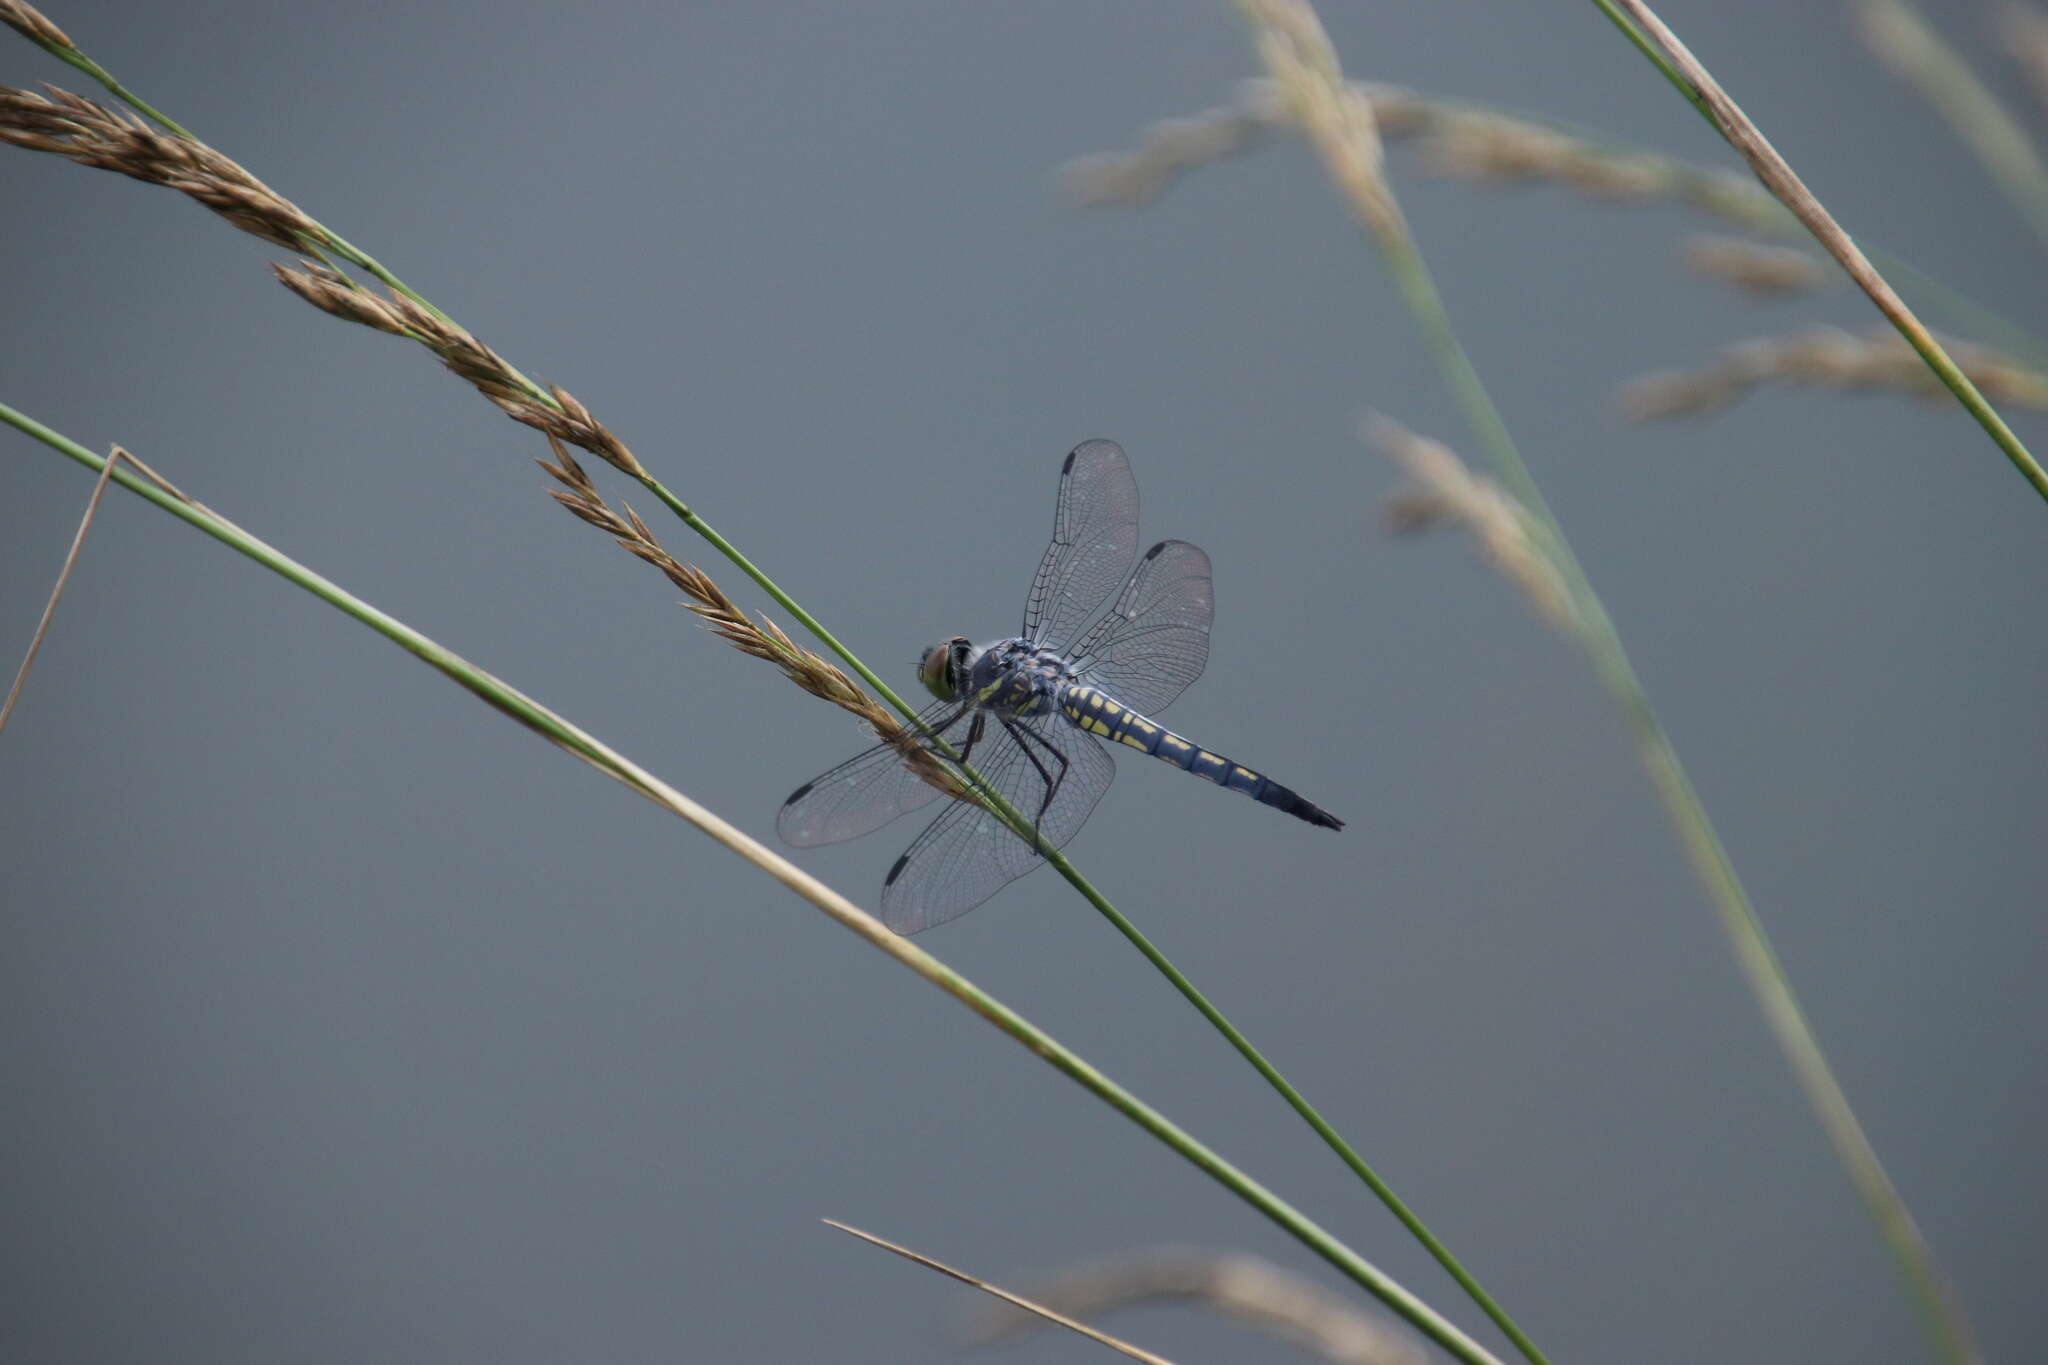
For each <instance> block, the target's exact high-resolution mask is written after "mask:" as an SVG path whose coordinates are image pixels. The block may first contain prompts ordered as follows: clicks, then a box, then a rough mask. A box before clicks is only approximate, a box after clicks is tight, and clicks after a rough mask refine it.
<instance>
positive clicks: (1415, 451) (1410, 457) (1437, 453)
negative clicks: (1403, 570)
mask: <svg viewBox="0 0 2048 1365" xmlns="http://www.w3.org/2000/svg"><path fill="white" fill-rule="evenodd" d="M1365 438H1366V440H1367V442H1368V443H1369V444H1371V445H1373V446H1375V447H1376V448H1378V450H1379V451H1380V453H1381V454H1383V455H1385V456H1386V457H1387V458H1388V459H1391V460H1392V461H1394V462H1395V463H1396V464H1398V465H1400V466H1401V467H1402V468H1403V469H1405V470H1406V471H1407V472H1408V476H1409V478H1410V479H1411V480H1412V481H1413V487H1412V488H1410V489H1409V490H1408V491H1406V492H1404V493H1401V494H1399V495H1397V496H1396V497H1395V498H1394V499H1393V500H1392V501H1391V502H1390V503H1389V504H1388V506H1387V526H1388V529H1389V530H1391V531H1393V532H1394V533H1395V534H1397V535H1412V534H1415V533H1416V532H1419V531H1424V530H1429V529H1431V528H1433V527H1436V526H1440V525H1447V524H1461V525H1463V526H1464V527H1465V528H1466V529H1467V530H1469V531H1471V532H1472V535H1473V537H1474V538H1475V539H1476V540H1477V541H1478V542H1479V546H1480V549H1481V550H1482V551H1483V552H1484V554H1485V556H1486V559H1487V562H1489V563H1490V564H1492V565H1493V566H1494V567H1495V568H1496V569H1498V570H1500V572H1501V573H1502V574H1503V575H1505V576H1506V578H1507V580H1508V581H1509V582H1510V583H1513V584H1514V585H1515V586H1517V587H1519V588H1520V589H1521V590H1522V592H1523V594H1524V595H1525V596H1527V597H1528V599H1529V603H1530V605H1531V606H1533V607H1534V608H1535V609H1536V613H1537V615H1539V616H1541V617H1542V618H1543V619H1544V620H1546V621H1549V622H1550V623H1551V624H1553V625H1557V626H1562V627H1566V628H1572V627H1574V626H1575V624H1576V616H1577V614H1576V611H1575V609H1574V607H1573V603H1572V594H1571V590H1570V589H1569V588H1568V587H1567V586H1566V585H1565V580H1564V575H1562V574H1561V573H1559V572H1558V569H1557V565H1556V564H1555V563H1554V562H1552V560H1551V558H1550V556H1549V554H1548V553H1547V552H1546V551H1545V550H1544V549H1543V544H1544V541H1545V539H1546V537H1545V535H1544V533H1543V532H1542V530H1541V529H1540V528H1539V527H1538V525H1537V524H1536V522H1535V521H1534V520H1533V519H1532V517H1531V516H1530V514H1529V512H1528V510H1527V509H1526V508H1524V507H1523V506H1522V504H1521V503H1520V502H1518V501H1516V499H1515V498H1514V496H1513V495H1512V494H1510V493H1509V492H1508V491H1507V490H1506V489H1504V488H1502V487H1501V486H1500V485H1499V484H1497V483H1495V482H1494V481H1493V480H1492V479H1488V478H1485V477H1483V476H1481V475H1478V474H1474V473H1473V472H1472V471H1471V470H1470V469H1468V468H1466V466H1465V462H1464V461H1463V460H1460V459H1459V458H1458V457H1457V455H1456V454H1454V453H1453V452H1452V451H1451V448H1450V447H1449V446H1447V445H1444V444H1443V443H1442V442H1441V441H1432V440H1430V439H1429V438H1428V437H1426V436H1419V435H1417V434H1416V433H1414V432H1412V431H1410V430H1408V429H1407V428H1406V427H1404V426H1402V425H1401V424H1400V423H1398V422H1395V421H1393V420H1392V419H1390V418H1386V417H1375V418H1373V419H1371V420H1370V421H1369V422H1368V423H1367V424H1366V429H1365Z"/></svg>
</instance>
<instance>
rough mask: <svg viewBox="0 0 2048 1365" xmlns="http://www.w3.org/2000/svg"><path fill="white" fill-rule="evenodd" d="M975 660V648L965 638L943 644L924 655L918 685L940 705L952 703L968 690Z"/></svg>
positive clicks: (954, 639) (954, 638)
mask: <svg viewBox="0 0 2048 1365" xmlns="http://www.w3.org/2000/svg"><path fill="white" fill-rule="evenodd" d="M973 656H974V646H973V645H972V644H970V643H969V642H968V639H967V637H966V636H965V635H955V636H954V637H953V638H952V639H950V640H941V641H939V642H938V643H937V644H935V645H933V646H932V647H931V648H930V649H928V650H926V651H925V652H924V662H922V663H920V664H919V665H918V666H917V677H918V681H919V682H922V683H923V684H924V685H925V690H926V691H928V692H930V693H931V694H932V695H933V696H935V697H937V698H938V699H939V700H940V701H951V700H953V698H955V697H957V696H959V695H960V694H961V692H963V691H965V690H966V687H967V667H968V664H969V662H970V661H971V660H972V658H973Z"/></svg>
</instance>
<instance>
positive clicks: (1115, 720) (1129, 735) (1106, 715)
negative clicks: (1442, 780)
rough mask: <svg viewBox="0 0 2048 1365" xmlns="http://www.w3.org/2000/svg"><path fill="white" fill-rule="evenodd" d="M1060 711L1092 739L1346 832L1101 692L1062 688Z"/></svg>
mask: <svg viewBox="0 0 2048 1365" xmlns="http://www.w3.org/2000/svg"><path fill="white" fill-rule="evenodd" d="M1060 713H1061V714H1062V715H1064V716H1065V717H1066V718H1067V719H1068V720H1070V721H1072V722H1073V723H1074V724H1075V725H1077V726H1079V727H1080V728H1081V729H1083V730H1086V731H1087V732H1088V733H1089V734H1091V735H1100V736H1101V737H1102V738H1104V739H1106V740H1109V741H1110V742H1112V743H1115V744H1127V745H1129V746H1130V747H1131V748H1133V749H1136V750H1137V751H1138V752H1139V753H1144V754H1150V755H1152V757H1154V758H1157V759H1161V760H1163V761H1164V762H1167V763H1171V764H1172V765H1173V766H1174V767H1176V768H1180V769H1182V770H1184V771H1186V772H1191V773H1193V774H1194V775H1195V776H1196V777H1205V778H1207V779H1208V780H1209V781H1211V782H1214V783H1215V784H1216V785H1217V786H1219V787H1228V788H1229V789H1230V790H1231V791H1235V792H1243V793H1244V794H1245V795H1246V796H1249V797H1250V798H1251V799H1252V800H1254V801H1257V802H1259V803H1261V804H1262V805H1267V806H1271V807H1273V808H1274V809H1275V810H1280V811H1285V812H1286V813H1287V814H1289V815H1292V816H1294V817H1295V818H1296V819H1299V820H1306V821H1308V822H1309V823H1310V824H1312V825H1319V826H1321V827H1322V828H1324V829H1342V828H1344V822H1343V821H1342V820H1339V819H1338V818H1337V817H1336V816H1334V815H1332V814H1330V813H1329V812H1328V811H1326V810H1324V809H1323V808H1322V807H1321V806H1318V805H1317V804H1315V802H1313V801H1310V800H1309V799H1308V798H1307V797H1305V796H1303V795H1302V794H1301V793H1300V792H1298V791H1296V790H1294V789H1293V788H1292V787H1287V786H1282V785H1281V784H1280V783H1278V782H1275V781H1274V780H1273V779H1272V778H1270V777H1267V776H1266V775H1265V774H1264V773H1258V772H1253V771H1252V770H1251V769H1250V768H1247V767H1245V766H1244V765H1243V764H1241V763H1236V762H1233V761H1232V760H1230V759H1227V758H1225V757H1223V755H1221V754H1214V753H1210V752H1209V751H1208V750H1207V749H1204V748H1203V747H1202V746H1201V745H1199V744H1197V743H1195V742H1194V741H1193V740H1191V739H1188V738H1187V737H1185V736H1183V735H1177V734H1175V733H1174V732H1173V731H1171V730H1169V729H1167V728H1166V727H1165V726H1163V725H1161V724H1159V722H1157V721H1154V720H1148V719H1146V718H1145V717H1144V716H1141V715H1139V714H1138V713H1137V712H1136V711H1133V710H1131V709H1130V708H1129V707H1128V706H1125V705H1123V704H1122V703H1120V702H1118V701H1116V700H1115V699H1113V698H1111V697H1110V696H1109V695H1108V694H1106V693H1104V692H1103V691H1102V690H1101V689H1099V688H1094V687H1067V688H1063V689H1062V690H1061V692H1060Z"/></svg>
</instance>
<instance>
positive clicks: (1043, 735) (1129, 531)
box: [775, 440, 1344, 935]
mask: <svg viewBox="0 0 2048 1365" xmlns="http://www.w3.org/2000/svg"><path fill="white" fill-rule="evenodd" d="M1215 612H1216V602H1215V590H1214V587H1213V585H1212V583H1211V579H1210V573H1209V556H1208V555H1207V554H1205V553H1203V552H1202V551H1201V550H1200V549H1198V548H1196V547H1195V546H1193V545H1190V544H1189V543H1188V542H1186V541H1184V540H1162V541H1160V542H1159V543H1158V544H1157V545H1154V546H1153V547H1152V548H1151V549H1149V550H1147V551H1145V553H1144V554H1143V555H1140V554H1138V482H1137V479H1136V477H1135V476H1134V475H1133V474H1132V473H1131V464H1130V460H1129V458H1128V457H1127V456H1126V455H1125V454H1124V451H1123V448H1122V447H1121V446H1119V445H1117V443H1116V442H1114V441H1103V440H1095V441H1084V442H1082V443H1081V444H1080V445H1078V446H1076V447H1074V449H1073V451H1072V452H1070V453H1069V454H1068V456H1067V458H1066V462H1065V463H1064V464H1063V465H1061V466H1060V491H1059V502H1058V505H1057V508H1056V510H1055V512H1054V516H1053V535H1052V544H1051V545H1049V546H1047V547H1046V551H1045V557H1044V558H1043V559H1042V560H1041V561H1040V563H1039V566H1038V573H1037V575H1036V576H1035V577H1034V578H1033V579H1032V580H1031V591H1030V593H1029V594H1028V595H1027V596H1026V597H1025V599H1024V624H1023V629H1022V630H1021V631H1019V633H1018V634H1016V635H1014V636H1010V637H1007V638H1004V639H1000V640H996V641H994V642H993V643H990V644H985V645H976V644H973V643H972V642H970V641H969V640H968V639H967V637H966V636H963V635H955V636H952V637H950V638H948V639H945V640H941V641H940V642H939V643H938V644H936V645H933V646H932V647H931V648H929V649H927V650H925V651H924V653H923V655H922V658H921V661H920V663H919V665H918V679H919V681H920V682H922V683H923V684H924V686H925V688H926V690H927V691H929V692H930V693H931V694H932V696H933V697H934V698H935V700H934V701H933V702H932V704H931V705H929V706H927V707H926V708H925V709H924V710H923V711H922V712H920V713H919V714H918V717H917V727H916V728H917V730H918V731H919V734H920V739H919V741H918V742H919V743H920V744H922V745H923V747H924V748H925V749H926V750H927V751H928V752H930V753H931V754H932V755H933V756H934V757H935V758H939V759H941V760H945V759H947V758H949V757H952V756H957V758H958V761H959V763H962V764H968V765H971V766H972V768H973V769H974V771H975V772H977V773H979V774H980V776H981V778H982V779H983V780H984V781H985V782H986V783H987V784H988V785H989V786H990V787H991V788H992V789H993V790H995V791H996V792H998V793H1000V794H1001V795H1002V797H1003V799H1004V800H1005V801H1006V802H1008V804H1009V805H1010V806H1011V808H1012V809H1014V810H1015V811H1017V812H1018V813H1019V814H1020V815H1021V816H1022V817H1023V818H1024V819H1025V820H1028V821H1030V822H1031V825H1032V829H1033V832H1034V833H1035V834H1036V836H1037V837H1036V839H1035V840H1027V839H1025V838H1023V837H1021V836H1020V834H1019V833H1018V832H1017V831H1016V830H1015V829H1013V828H1012V827H1011V826H1010V824H1009V823H1007V822H1006V821H1005V820H1004V819H1003V818H1002V817H1001V816H999V815H997V814H996V813H995V812H994V811H993V810H991V809H989V808H987V807H986V806H983V805H981V804H980V803H978V802H977V801H975V800H973V799H972V797H970V796H961V797H956V798H955V799H954V800H953V801H951V802H950V803H949V804H948V805H947V807H946V809H945V810H944V811H942V812H941V813H940V814H939V816H938V818H937V819H935V820H933V821H932V822H931V824H930V825H928V826H926V827H925V830H924V833H922V834H920V835H918V836H917V838H916V840H914V841H913V842H912V843H911V845H910V847H909V848H908V849H906V850H905V851H904V853H903V856H902V857H900V858H898V859H897V860H896V862H895V864H894V865H893V866H892V867H891V868H890V869H889V874H888V877H887V879H886V880H885V881H884V882H883V884H882V921H883V923H885V924H887V925H888V926H889V927H890V928H891V929H893V930H895V931H896V932H897V933H899V934H906V935H908V934H915V933H918V932H920V931H922V930H925V929H929V928H931V927H932V926H934V925H938V924H944V923H945V922H946V921H948V920H951V919H957V918H958V917H959V916H961V915H964V914H966V913H967V912H968V911H969V910H972V909H974V908H975V907H976V906H978V905H980V904H981V903H982V902H984V901H986V900H988V899H989V897H991V896H993V895H995V894H996V892H998V891H1000V890H1002V889H1003V888H1004V887H1005V886H1007V885H1009V884H1010V883H1011V882H1013V881H1015V880H1016V879H1017V878H1019V877H1021V876H1023V875H1024V874H1025V873H1027V872H1029V871H1031V870H1032V869H1033V868H1035V867H1037V866H1038V865H1039V864H1040V863H1041V862H1043V861H1044V858H1043V852H1042V850H1043V849H1048V848H1059V847H1062V846H1063V845H1065V844H1066V842H1067V841H1068V840H1070V839H1072V838H1073V837H1074V835H1075V834H1076V833H1077V832H1078V831H1079V830H1080V828H1081V825H1082V824H1083V822H1085V821H1086V820H1087V819H1088V816H1089V815H1090V813H1091V812H1093V811H1094V809H1095V805H1096V803H1097V802H1098V801H1100V800H1101V799H1102V794H1103V793H1104V792H1106V791H1108V790H1109V784H1110V781H1111V780H1112V779H1113V778H1114V777H1115V776H1116V765H1115V764H1114V763H1113V762H1111V761H1110V757H1109V753H1108V751H1107V749H1106V748H1105V747H1104V744H1103V741H1105V740H1107V741H1108V742H1109V743H1110V744H1120V745H1125V746H1128V747H1130V748H1132V749H1136V750H1137V751H1138V752H1139V753H1143V754H1150V755H1151V756H1152V757H1154V758H1158V759H1162V760H1164V761H1165V762H1168V763H1171V764H1173V765H1174V766H1175V767H1176V768H1180V769H1183V770H1185V771H1187V772H1191V773H1193V774H1194V775H1195V776H1197V777H1204V778H1207V779H1208V780H1209V781H1211V782H1214V783H1216V784H1217V785H1219V786H1222V787H1225V788H1228V789H1229V790H1231V791H1235V792H1242V793H1243V794H1245V795H1246V796H1249V797H1251V798H1252V799H1253V800H1254V801H1258V802H1260V803H1262V804H1264V805H1268V806H1272V807H1273V808H1274V809H1276V810H1280V811H1284V812H1286V813H1287V814H1288V815H1292V816H1294V817H1296V818H1297V819H1300V820H1306V821H1307V822H1308V823H1309V824H1312V825H1317V826H1320V827H1322V828H1324V829H1342V828H1344V822H1343V821H1342V820H1339V819H1338V818H1337V817H1336V816H1334V815H1332V814H1330V813H1329V812H1328V811H1326V810H1324V809H1323V808H1322V807H1320V806H1318V805H1316V804H1315V803H1314V802H1312V801H1309V800H1308V799H1307V798H1305V797H1303V796H1302V795H1301V794H1300V793H1299V792H1296V791H1295V790H1294V789H1293V788H1291V787H1286V786H1282V785H1281V784H1280V783H1278V782H1275V781H1274V780H1273V779H1272V778H1270V777H1267V776H1266V775H1265V774H1263V773H1260V772H1255V771H1253V770H1252V769H1250V768H1248V767H1245V766H1244V765H1243V764H1241V763H1237V762H1234V761H1233V760H1231V759H1228V758H1224V757H1223V756H1222V755H1220V754H1217V753H1214V752H1212V751H1210V750H1208V749H1205V748H1203V747H1202V746H1201V745H1199V744H1196V743H1195V742H1193V741H1192V740H1189V739H1185V738H1183V737H1182V736H1180V735H1177V734H1175V733H1174V732H1173V731H1171V730H1168V729H1167V728H1166V727H1165V726H1163V725H1161V724H1159V722H1158V721H1156V720H1154V719H1153V717H1154V716H1156V715H1157V714H1158V713H1159V712H1160V711H1163V710H1165V709H1166V707H1167V706H1168V705H1169V704H1171V703H1172V702H1173V700H1174V699H1175V698H1176V697H1178V696H1180V694H1181V693H1182V692H1183V691H1185V690H1186V689H1187V687H1188V685H1189V684H1190V683H1192V682H1194V681H1195V679H1197V678H1199V677H1200V676H1201V675H1202V669H1203V667H1204V666H1205V665H1206V664H1207V663H1208V661H1209V626H1210V623H1211V621H1212V620H1213V619H1214V617H1215ZM1091 622H1092V624H1091ZM1084 627H1085V629H1084ZM949 770H950V766H949ZM941 795H942V793H941V791H940V790H939V788H937V787H935V786H933V785H932V784H931V783H930V782H928V781H926V780H925V779H924V778H923V777H922V776H920V775H919V773H918V772H917V771H916V769H914V768H912V767H911V766H910V765H909V764H908V763H907V762H906V761H905V760H904V756H903V754H902V752H901V751H900V750H899V749H898V748H897V746H896V745H894V744H889V743H883V744H878V745H876V746H875V747H874V748H872V749H869V750H867V751H866V752H864V753H861V754H859V755H857V756H855V757H854V758H851V759H848V760H847V761H846V762H844V763H842V764H840V765H839V766H838V767H836V768H834V769H832V770H831V771H830V772H827V773H825V774H823V775H822V776H820V777H817V778H814V779H813V780H811V781H809V782H806V783H804V785H803V786H801V787H798V788H797V789H796V790H795V791H794V792H792V793H791V794H790V797H789V799H788V800H787V801H785V802H783V805H782V810H781V811H780V813H779V814H778V815H777V817H776V821H775V827H776V831H777V832H778V833H779V834H780V835H781V836H782V838H783V840H784V841H785V842H787V843H789V844H792V845H794V846H796V847H798V848H811V847H816V846H818V845H822V844H836V843H840V842H842V841H844V840H847V839H855V838H858V837H860V836H861V835H863V834H868V833H871V832H873V831H875V830H877V829H880V828H881V827H882V826H884V825H886V824H888V823H890V822H891V821H893V820H895V819H897V818H898V817H899V816H903V815H908V814H909V813H910V812H912V811H914V810H917V809H919V808H920V807H922V806H925V805H927V804H929V803H930V802H932V801H934V800H937V799H938V798H939V797H940V796H941Z"/></svg>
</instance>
